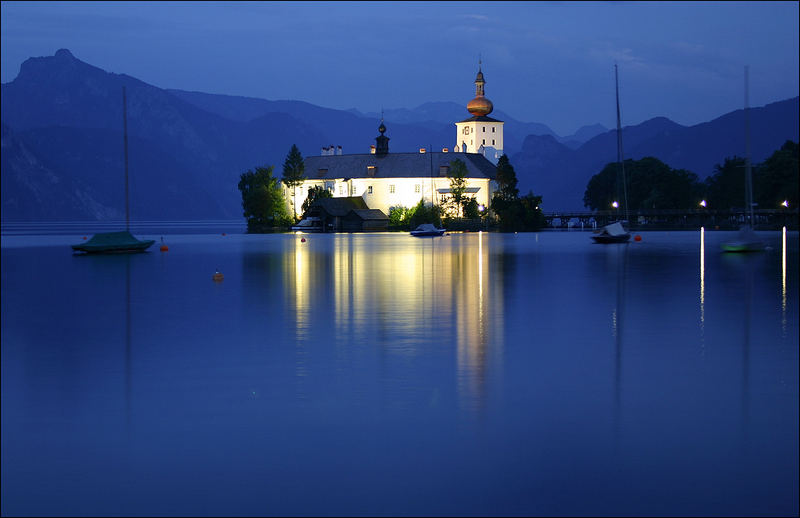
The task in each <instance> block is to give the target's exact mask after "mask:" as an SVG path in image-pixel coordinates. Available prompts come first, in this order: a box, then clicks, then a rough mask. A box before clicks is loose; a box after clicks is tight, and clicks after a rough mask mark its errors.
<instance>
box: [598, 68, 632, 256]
mask: <svg viewBox="0 0 800 518" xmlns="http://www.w3.org/2000/svg"><path fill="white" fill-rule="evenodd" d="M614 85H615V87H616V94H617V164H618V165H619V167H620V168H621V170H622V189H623V192H624V194H625V198H624V200H623V201H624V203H625V220H624V221H615V222H614V223H611V224H608V225H606V226H604V227H602V228H599V229H597V230H595V231H594V235H593V236H592V239H594V242H595V243H603V244H609V243H627V242H628V241H629V240H630V239H631V234H630V232H628V230H627V229H626V228H625V226H624V225H623V223H627V219H628V187H627V181H626V179H625V160H624V158H623V152H622V124H621V121H620V116H619V77H618V75H617V65H616V63H615V64H614Z"/></svg>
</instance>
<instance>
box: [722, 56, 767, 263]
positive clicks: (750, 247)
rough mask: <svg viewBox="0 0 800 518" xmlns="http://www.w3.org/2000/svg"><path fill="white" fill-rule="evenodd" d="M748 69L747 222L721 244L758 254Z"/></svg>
mask: <svg viewBox="0 0 800 518" xmlns="http://www.w3.org/2000/svg"><path fill="white" fill-rule="evenodd" d="M748 75H749V67H747V66H745V67H744V128H745V158H744V192H745V204H746V205H747V220H745V223H744V225H742V226H741V227H740V228H739V233H738V234H737V235H736V237H735V238H734V239H732V240H730V241H725V242H724V243H722V250H723V251H724V252H760V251H762V250H764V247H765V245H764V242H763V241H762V240H761V239H759V237H758V235H756V233H755V231H754V230H753V224H754V222H755V219H754V218H753V171H752V167H751V166H750V103H749V100H748V96H749V81H748Z"/></svg>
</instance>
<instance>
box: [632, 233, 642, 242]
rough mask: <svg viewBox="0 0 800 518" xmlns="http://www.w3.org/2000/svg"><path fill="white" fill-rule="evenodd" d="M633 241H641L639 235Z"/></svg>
mask: <svg viewBox="0 0 800 518" xmlns="http://www.w3.org/2000/svg"><path fill="white" fill-rule="evenodd" d="M633 239H634V241H641V240H642V236H640V235H639V234H636V236H635V237H634V238H633Z"/></svg>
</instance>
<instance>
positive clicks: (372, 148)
mask: <svg viewBox="0 0 800 518" xmlns="http://www.w3.org/2000/svg"><path fill="white" fill-rule="evenodd" d="M369 153H370V154H371V155H374V154H375V146H370V147H369Z"/></svg>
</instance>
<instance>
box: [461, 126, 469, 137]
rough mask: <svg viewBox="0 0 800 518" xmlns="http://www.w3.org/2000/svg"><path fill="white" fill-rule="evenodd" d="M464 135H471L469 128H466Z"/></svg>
mask: <svg viewBox="0 0 800 518" xmlns="http://www.w3.org/2000/svg"><path fill="white" fill-rule="evenodd" d="M462 133H464V135H469V126H464V131H463V132H462Z"/></svg>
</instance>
